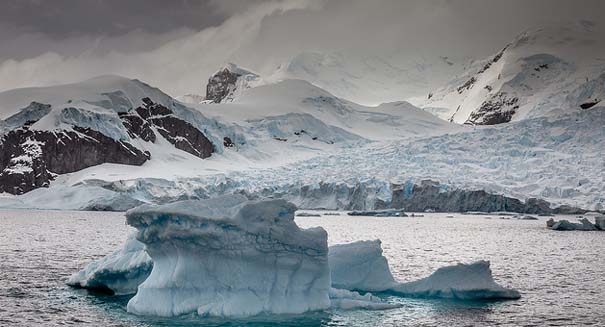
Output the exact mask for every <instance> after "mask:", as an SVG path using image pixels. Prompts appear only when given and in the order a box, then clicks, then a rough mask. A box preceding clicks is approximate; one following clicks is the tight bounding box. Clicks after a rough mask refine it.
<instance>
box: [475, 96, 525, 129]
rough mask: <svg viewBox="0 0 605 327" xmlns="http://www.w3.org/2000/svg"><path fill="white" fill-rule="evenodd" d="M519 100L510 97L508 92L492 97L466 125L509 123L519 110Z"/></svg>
mask: <svg viewBox="0 0 605 327" xmlns="http://www.w3.org/2000/svg"><path fill="white" fill-rule="evenodd" d="M518 103H519V98H517V97H509V96H508V95H507V93H506V92H499V93H496V94H494V95H493V96H491V97H490V98H489V99H488V100H486V101H484V102H483V103H482V104H481V107H480V108H479V109H478V110H476V111H474V112H473V113H472V114H471V115H470V117H469V118H468V120H467V121H466V122H465V124H472V125H495V124H502V123H508V122H509V121H510V120H511V119H512V118H513V115H514V114H515V113H516V112H517V109H519V104H518Z"/></svg>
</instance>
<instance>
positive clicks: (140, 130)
mask: <svg viewBox="0 0 605 327" xmlns="http://www.w3.org/2000/svg"><path fill="white" fill-rule="evenodd" d="M119 115H120V119H122V124H124V127H126V129H127V130H128V135H129V136H130V137H131V138H133V139H134V138H137V137H138V138H141V139H142V140H143V141H146V142H155V133H154V132H153V130H152V129H151V125H150V124H149V123H148V122H147V121H146V120H144V119H143V118H141V117H140V116H138V115H136V114H134V113H132V112H128V113H120V114H119Z"/></svg>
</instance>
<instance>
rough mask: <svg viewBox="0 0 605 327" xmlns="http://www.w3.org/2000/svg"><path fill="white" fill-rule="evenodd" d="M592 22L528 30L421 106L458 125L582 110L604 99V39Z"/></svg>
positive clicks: (489, 122)
mask: <svg viewBox="0 0 605 327" xmlns="http://www.w3.org/2000/svg"><path fill="white" fill-rule="evenodd" d="M604 34H605V33H603V32H602V28H601V27H600V26H599V25H596V24H595V23H592V22H587V21H581V22H578V23H575V24H568V25H564V24H561V25H557V26H551V27H546V28H542V29H536V30H529V31H526V32H524V33H522V34H521V35H519V36H518V37H517V38H515V39H514V40H513V41H511V42H510V43H509V44H507V45H503V49H502V50H501V51H499V52H498V53H496V54H494V55H493V56H491V57H490V58H486V59H485V60H481V61H478V62H476V63H475V64H474V65H473V66H472V67H471V68H470V69H468V70H467V71H466V72H465V73H464V74H462V75H460V76H457V77H456V78H454V79H453V80H452V81H450V82H449V83H448V84H447V85H446V86H445V87H443V88H441V89H438V90H436V91H433V92H432V93H431V94H430V98H428V99H426V98H425V100H424V101H422V102H421V103H419V105H420V106H421V107H423V108H425V109H426V110H428V111H431V112H434V113H435V114H437V115H438V116H439V117H442V118H443V119H448V120H451V121H454V122H456V123H470V124H487V125H491V124H498V123H502V122H508V121H511V120H513V121H518V120H522V119H526V118H534V117H539V116H544V115H549V114H551V113H553V112H554V113H561V112H571V111H580V110H582V107H586V106H590V105H591V104H595V103H598V102H599V101H602V100H603V99H605V75H603V71H605V57H604V56H603V55H602V54H603V53H605V42H604V41H603V36H605V35H604Z"/></svg>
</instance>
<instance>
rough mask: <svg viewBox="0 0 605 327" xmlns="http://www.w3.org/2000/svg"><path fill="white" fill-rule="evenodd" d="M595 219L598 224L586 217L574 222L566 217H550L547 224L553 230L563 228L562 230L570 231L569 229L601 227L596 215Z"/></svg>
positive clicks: (596, 228) (584, 229)
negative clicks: (555, 218) (558, 218)
mask: <svg viewBox="0 0 605 327" xmlns="http://www.w3.org/2000/svg"><path fill="white" fill-rule="evenodd" d="M595 220H596V221H597V225H595V224H593V223H591V222H590V220H588V219H586V218H582V219H580V222H579V223H572V222H570V221H569V220H566V219H561V220H559V221H555V220H554V219H552V218H550V219H549V220H548V221H547V222H546V226H547V227H548V228H550V229H553V230H562V231H568V230H582V231H592V230H598V229H599V228H598V224H599V221H598V220H597V218H596V217H595Z"/></svg>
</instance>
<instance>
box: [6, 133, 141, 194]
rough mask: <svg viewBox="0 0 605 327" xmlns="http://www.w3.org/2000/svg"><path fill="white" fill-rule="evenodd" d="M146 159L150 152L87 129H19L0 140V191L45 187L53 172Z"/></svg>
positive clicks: (137, 161) (134, 163)
mask: <svg viewBox="0 0 605 327" xmlns="http://www.w3.org/2000/svg"><path fill="white" fill-rule="evenodd" d="M148 159H149V153H147V152H142V151H141V150H139V149H137V148H136V147H134V146H132V145H131V144H129V143H127V142H123V141H117V140H114V139H112V138H110V137H108V136H105V135H104V134H102V133H100V132H97V131H94V130H91V129H88V128H80V127H74V128H73V131H66V130H63V131H53V132H50V131H36V130H30V129H28V128H20V129H16V130H12V131H10V132H9V133H7V134H6V135H4V136H3V137H2V139H1V140H0V192H8V193H11V194H22V193H25V192H28V191H31V190H33V189H36V188H38V187H46V186H48V185H49V182H50V181H51V180H52V179H53V178H54V176H55V175H56V174H65V173H71V172H75V171H78V170H81V169H84V168H87V167H91V166H95V165H99V164H102V163H117V164H126V165H139V166H140V165H142V164H143V163H144V162H145V161H147V160H148Z"/></svg>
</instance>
